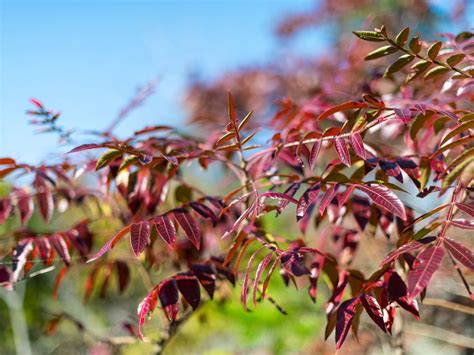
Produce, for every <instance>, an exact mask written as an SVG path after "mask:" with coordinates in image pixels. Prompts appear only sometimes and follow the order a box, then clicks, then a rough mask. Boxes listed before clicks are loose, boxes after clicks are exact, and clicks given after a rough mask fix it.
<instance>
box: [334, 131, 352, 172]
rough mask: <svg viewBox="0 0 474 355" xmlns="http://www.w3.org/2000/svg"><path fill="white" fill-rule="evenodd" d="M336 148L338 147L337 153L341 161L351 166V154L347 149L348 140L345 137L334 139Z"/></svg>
mask: <svg viewBox="0 0 474 355" xmlns="http://www.w3.org/2000/svg"><path fill="white" fill-rule="evenodd" d="M334 148H336V153H337V155H338V156H339V159H340V160H341V162H342V163H343V164H344V165H346V166H347V167H349V168H350V167H351V156H350V154H349V150H348V149H347V145H346V142H345V141H344V138H336V139H334Z"/></svg>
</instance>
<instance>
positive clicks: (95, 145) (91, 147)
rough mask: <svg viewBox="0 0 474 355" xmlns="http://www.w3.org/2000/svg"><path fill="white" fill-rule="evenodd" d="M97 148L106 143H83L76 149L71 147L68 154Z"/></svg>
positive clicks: (102, 146)
mask: <svg viewBox="0 0 474 355" xmlns="http://www.w3.org/2000/svg"><path fill="white" fill-rule="evenodd" d="M97 148H104V145H102V144H94V143H90V144H82V145H80V146H78V147H76V148H74V149H71V150H70V151H69V152H67V153H66V154H71V153H76V152H82V151H83V150H91V149H97Z"/></svg>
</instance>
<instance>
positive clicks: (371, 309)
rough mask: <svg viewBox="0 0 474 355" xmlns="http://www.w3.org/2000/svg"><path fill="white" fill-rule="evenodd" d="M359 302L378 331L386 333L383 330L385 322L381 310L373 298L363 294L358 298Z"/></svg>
mask: <svg viewBox="0 0 474 355" xmlns="http://www.w3.org/2000/svg"><path fill="white" fill-rule="evenodd" d="M360 300H361V302H362V306H363V307H364V309H365V311H366V312H367V314H368V315H369V317H370V318H372V320H373V321H374V322H375V324H377V325H378V326H379V328H380V329H382V330H383V331H384V332H386V331H387V329H386V328H385V322H384V320H383V312H382V308H381V307H380V305H379V303H378V302H377V300H376V299H375V297H373V296H370V295H367V294H364V295H362V296H361V297H360Z"/></svg>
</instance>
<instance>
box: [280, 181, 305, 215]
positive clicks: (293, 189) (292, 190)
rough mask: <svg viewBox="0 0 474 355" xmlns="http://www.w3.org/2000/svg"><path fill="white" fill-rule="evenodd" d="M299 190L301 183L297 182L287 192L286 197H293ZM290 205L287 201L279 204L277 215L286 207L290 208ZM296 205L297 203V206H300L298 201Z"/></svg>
mask: <svg viewBox="0 0 474 355" xmlns="http://www.w3.org/2000/svg"><path fill="white" fill-rule="evenodd" d="M299 188H300V183H299V182H295V183H294V184H291V185H290V186H289V187H288V188H287V189H286V190H285V195H286V196H291V197H293V196H294V195H295V194H296V192H297V191H298V189H299ZM288 203H289V201H288V200H285V199H283V200H280V202H279V203H278V209H277V215H279V214H280V213H281V212H282V211H283V210H284V209H285V207H286V206H288ZM296 203H297V205H298V204H299V202H298V201H297V202H296Z"/></svg>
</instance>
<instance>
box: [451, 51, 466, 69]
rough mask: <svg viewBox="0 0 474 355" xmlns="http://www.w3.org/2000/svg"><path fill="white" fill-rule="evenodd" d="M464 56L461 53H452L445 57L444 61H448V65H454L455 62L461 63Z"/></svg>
mask: <svg viewBox="0 0 474 355" xmlns="http://www.w3.org/2000/svg"><path fill="white" fill-rule="evenodd" d="M465 56H466V55H465V54H462V53H458V54H453V55H452V56H450V57H449V58H448V59H446V62H448V64H449V65H450V66H452V67H454V66H455V65H456V64H459V63H461V62H462V60H463V59H464V57H465Z"/></svg>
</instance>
